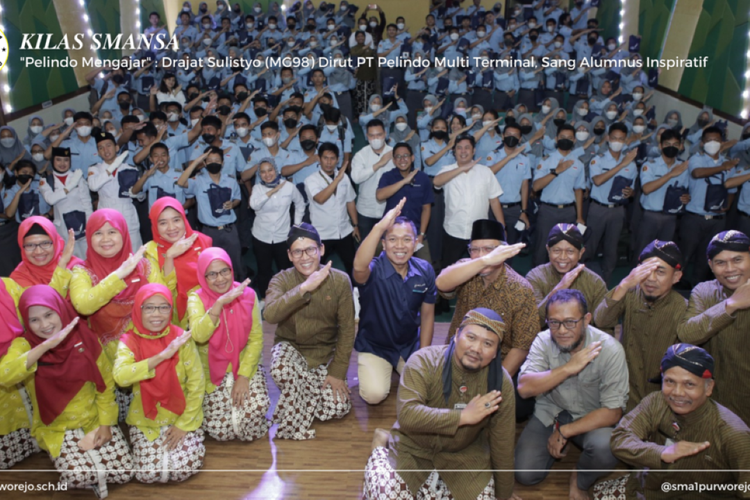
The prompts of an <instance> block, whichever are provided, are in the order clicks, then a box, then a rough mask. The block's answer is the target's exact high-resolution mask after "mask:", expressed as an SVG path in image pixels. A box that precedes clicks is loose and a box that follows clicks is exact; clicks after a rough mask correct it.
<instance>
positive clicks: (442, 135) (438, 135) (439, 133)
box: [430, 130, 448, 141]
mask: <svg viewBox="0 0 750 500" xmlns="http://www.w3.org/2000/svg"><path fill="white" fill-rule="evenodd" d="M430 137H433V138H435V139H437V140H438V141H444V140H446V139H447V138H448V132H447V131H445V130H433V131H432V132H430Z"/></svg>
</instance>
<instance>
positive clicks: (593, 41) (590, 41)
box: [589, 37, 597, 45]
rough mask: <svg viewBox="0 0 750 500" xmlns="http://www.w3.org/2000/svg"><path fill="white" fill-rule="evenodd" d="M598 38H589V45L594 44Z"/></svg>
mask: <svg viewBox="0 0 750 500" xmlns="http://www.w3.org/2000/svg"><path fill="white" fill-rule="evenodd" d="M596 40H597V39H596V38H593V37H592V38H589V45H594V44H595V43H596Z"/></svg>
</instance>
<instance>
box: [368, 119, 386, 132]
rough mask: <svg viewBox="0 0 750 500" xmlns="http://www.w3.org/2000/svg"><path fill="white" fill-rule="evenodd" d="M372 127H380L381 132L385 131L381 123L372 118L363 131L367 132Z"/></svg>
mask: <svg viewBox="0 0 750 500" xmlns="http://www.w3.org/2000/svg"><path fill="white" fill-rule="evenodd" d="M373 127H381V128H382V129H383V130H385V125H384V124H383V121H382V120H379V119H377V118H373V119H372V120H370V121H369V122H367V125H366V126H365V129H366V130H368V131H369V130H370V129H371V128H373Z"/></svg>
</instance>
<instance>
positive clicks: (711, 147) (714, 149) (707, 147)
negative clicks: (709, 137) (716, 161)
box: [703, 141, 721, 156]
mask: <svg viewBox="0 0 750 500" xmlns="http://www.w3.org/2000/svg"><path fill="white" fill-rule="evenodd" d="M720 149H721V143H720V142H719V141H710V142H707V143H706V144H704V145H703V150H704V151H705V152H706V153H708V154H709V155H712V156H713V155H715V154H716V153H718V152H719V150H720Z"/></svg>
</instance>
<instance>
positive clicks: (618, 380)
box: [519, 326, 629, 426]
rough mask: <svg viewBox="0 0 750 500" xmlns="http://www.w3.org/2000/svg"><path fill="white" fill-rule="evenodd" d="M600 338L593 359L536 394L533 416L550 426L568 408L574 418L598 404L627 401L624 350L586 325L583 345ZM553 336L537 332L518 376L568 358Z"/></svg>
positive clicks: (621, 404) (605, 405) (620, 405)
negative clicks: (575, 373) (547, 390)
mask: <svg viewBox="0 0 750 500" xmlns="http://www.w3.org/2000/svg"><path fill="white" fill-rule="evenodd" d="M597 341H600V342H601V343H602V350H601V352H600V353H599V356H597V357H596V358H595V359H594V360H593V361H592V362H590V363H589V364H588V365H586V367H585V368H584V369H583V370H581V371H580V373H578V375H575V376H573V377H569V378H567V379H566V380H565V381H564V382H563V383H561V384H560V385H558V386H557V387H555V388H554V389H552V390H551V391H549V392H546V393H544V394H540V395H539V396H537V397H536V407H535V408H534V416H535V417H536V418H538V419H539V420H540V421H541V422H542V423H543V424H544V425H545V426H550V425H552V424H553V422H554V420H555V415H557V414H558V413H560V412H561V411H563V410H567V411H568V412H569V413H570V414H571V415H572V416H573V418H574V419H575V420H578V419H579V418H581V417H584V416H585V415H587V414H589V413H591V412H592V411H594V410H598V409H600V408H610V409H616V408H622V409H623V411H624V410H625V405H626V403H627V402H628V388H629V386H628V367H627V365H626V363H625V351H624V350H623V348H622V346H621V345H620V343H619V342H618V341H617V340H615V339H614V338H613V337H612V336H611V335H609V334H607V333H605V332H603V331H601V330H599V329H597V328H594V327H593V326H589V327H588V328H587V329H586V333H585V340H584V342H583V347H584V348H585V347H587V346H588V345H590V344H591V343H592V342H597ZM570 357H571V354H564V353H562V352H561V351H560V349H559V348H558V347H557V345H556V344H555V343H554V341H553V340H552V335H551V333H550V331H549V330H545V331H543V332H540V333H539V334H538V335H537V336H536V339H534V343H533V344H532V345H531V350H530V351H529V355H528V356H527V357H526V361H525V362H524V364H523V366H521V372H520V375H519V377H522V376H523V375H525V374H527V373H541V372H546V371H550V370H554V369H555V368H558V367H560V366H563V365H564V364H565V363H567V362H568V361H570Z"/></svg>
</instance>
